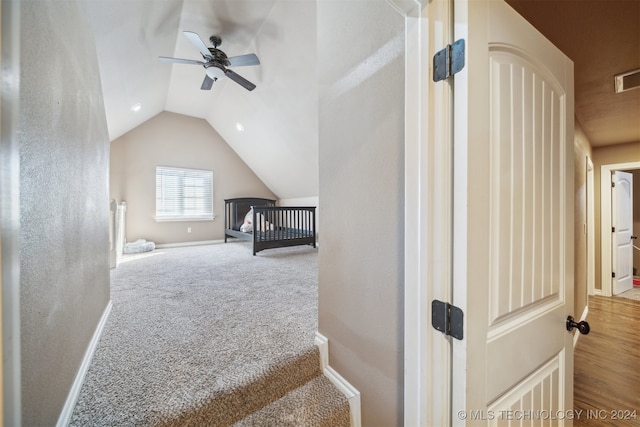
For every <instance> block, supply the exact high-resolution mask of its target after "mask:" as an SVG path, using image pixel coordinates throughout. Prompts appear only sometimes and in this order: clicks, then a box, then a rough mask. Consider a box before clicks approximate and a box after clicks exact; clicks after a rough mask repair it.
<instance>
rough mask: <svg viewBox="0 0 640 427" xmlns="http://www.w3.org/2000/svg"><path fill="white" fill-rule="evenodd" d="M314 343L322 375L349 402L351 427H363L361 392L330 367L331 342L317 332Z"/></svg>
mask: <svg viewBox="0 0 640 427" xmlns="http://www.w3.org/2000/svg"><path fill="white" fill-rule="evenodd" d="M314 341H315V344H316V345H317V346H318V349H319V350H320V369H322V373H323V374H324V376H325V377H327V378H328V379H329V380H330V381H331V382H332V383H333V385H335V386H336V387H337V388H338V390H340V392H341V393H342V394H343V395H344V396H345V397H346V398H347V400H348V401H349V418H350V425H351V427H361V426H362V415H361V414H362V410H361V405H360V392H359V391H358V390H357V389H356V388H355V387H354V386H352V385H351V384H350V383H349V382H348V381H347V380H345V379H344V378H343V377H342V376H341V375H340V374H338V373H337V372H336V371H335V369H333V368H332V367H330V366H329V340H328V339H327V337H325V336H324V335H322V334H321V333H320V332H316V336H315V340H314Z"/></svg>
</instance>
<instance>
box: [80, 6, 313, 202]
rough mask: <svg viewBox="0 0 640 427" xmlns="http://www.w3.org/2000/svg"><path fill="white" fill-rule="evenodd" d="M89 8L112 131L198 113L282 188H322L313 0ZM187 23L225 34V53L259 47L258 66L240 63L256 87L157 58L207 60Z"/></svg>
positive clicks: (280, 192)
mask: <svg viewBox="0 0 640 427" xmlns="http://www.w3.org/2000/svg"><path fill="white" fill-rule="evenodd" d="M86 7H87V10H88V12H89V16H90V22H91V26H92V28H93V30H94V33H95V39H96V44H97V47H98V55H99V58H98V62H99V66H100V74H101V81H102V89H103V96H104V102H105V110H106V115H107V125H108V129H109V136H110V138H111V140H114V139H116V138H118V137H119V136H121V135H123V134H124V133H126V132H128V131H130V130H131V129H133V128H135V127H136V126H138V125H140V124H142V123H143V122H145V121H146V120H148V119H150V118H151V117H153V116H155V115H156V114H158V113H160V112H161V111H165V110H166V111H171V112H175V113H179V114H185V115H189V116H193V117H198V118H202V119H205V120H207V121H208V122H209V123H210V124H211V126H212V127H213V128H214V129H215V130H216V131H217V132H218V133H219V134H220V135H221V136H222V137H223V138H224V139H225V140H226V141H227V143H228V144H229V145H230V146H231V147H232V148H233V149H234V150H235V151H236V152H237V153H238V155H240V157H241V158H242V159H243V160H244V161H245V162H246V163H247V164H248V166H249V167H251V169H252V170H253V171H254V172H255V173H256V174H257V175H258V177H260V179H262V181H263V182H264V183H265V184H266V185H267V186H268V187H269V188H270V189H271V190H272V191H273V192H274V193H275V194H276V195H277V196H278V197H280V198H303V197H312V196H317V195H318V176H319V173H318V125H317V123H318V114H317V109H318V102H317V93H318V90H317V77H316V69H317V67H316V61H317V59H316V37H317V36H316V35H317V31H316V6H315V1H310V0H296V1H291V0H206V1H205V0H182V1H176V0H136V1H131V0H103V1H94V0H86ZM184 30H188V31H193V32H196V33H198V34H199V35H200V37H201V39H203V41H204V42H205V43H206V44H207V46H210V44H209V37H210V36H212V35H219V36H221V37H222V45H220V46H219V48H220V49H222V50H223V51H224V52H225V53H226V54H227V55H228V56H238V55H243V54H246V53H255V54H256V55H257V56H258V58H259V59H260V65H257V66H249V67H237V68H234V71H235V72H237V73H238V74H240V75H241V76H242V77H244V78H246V79H247V80H249V81H251V82H253V83H254V84H256V86H257V87H256V89H254V90H253V91H251V92H249V91H247V90H246V89H244V88H243V87H242V86H240V85H238V84H236V83H235V82H233V81H231V80H229V79H228V78H224V79H220V80H218V81H217V82H215V83H214V85H213V87H212V89H211V90H208V91H205V90H200V85H201V83H202V81H203V79H204V76H205V71H204V69H203V67H201V66H199V65H185V64H169V63H164V62H161V61H159V60H158V57H159V56H169V57H176V58H186V59H195V60H201V59H202V56H201V55H200V53H199V52H198V50H197V49H196V48H195V47H194V46H193V45H192V44H191V43H190V42H189V41H188V40H187V38H186V37H185V36H184V35H183V34H182V31H184ZM137 104H138V105H139V110H138V111H134V110H133V109H132V108H133V107H134V106H135V105H137ZM188 137H189V135H188V134H186V135H185V138H188ZM283 164H285V165H287V167H286V168H282V166H281V165H283ZM292 177H295V178H292Z"/></svg>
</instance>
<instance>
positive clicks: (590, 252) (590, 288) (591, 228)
mask: <svg viewBox="0 0 640 427" xmlns="http://www.w3.org/2000/svg"><path fill="white" fill-rule="evenodd" d="M594 175H595V170H594V168H593V162H592V161H591V158H590V157H589V156H587V295H595V281H596V252H595V249H596V236H595V234H596V233H595V230H596V226H595V223H596V221H595V217H596V209H595V201H594V197H595V191H594V190H595V183H594Z"/></svg>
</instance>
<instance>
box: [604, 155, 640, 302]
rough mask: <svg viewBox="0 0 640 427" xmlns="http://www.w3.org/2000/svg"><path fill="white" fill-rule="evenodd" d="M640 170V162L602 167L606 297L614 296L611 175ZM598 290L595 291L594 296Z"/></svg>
mask: <svg viewBox="0 0 640 427" xmlns="http://www.w3.org/2000/svg"><path fill="white" fill-rule="evenodd" d="M629 169H640V162H628V163H614V164H608V165H602V166H601V167H600V248H601V249H600V250H601V252H600V276H601V283H600V289H601V294H602V295H603V296H606V297H610V296H611V295H613V289H612V288H613V280H611V272H612V271H613V267H612V265H611V253H612V250H613V249H612V246H611V223H612V219H611V196H612V194H611V173H612V172H613V171H616V170H629ZM595 291H597V289H595V290H594V295H597V294H596V293H595Z"/></svg>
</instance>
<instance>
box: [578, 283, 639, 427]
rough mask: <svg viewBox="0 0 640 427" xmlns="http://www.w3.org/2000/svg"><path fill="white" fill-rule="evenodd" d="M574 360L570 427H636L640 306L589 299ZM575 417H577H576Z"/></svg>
mask: <svg viewBox="0 0 640 427" xmlns="http://www.w3.org/2000/svg"><path fill="white" fill-rule="evenodd" d="M587 321H588V322H589V325H590V326H591V332H590V333H589V335H583V336H581V337H580V339H579V340H578V344H577V345H576V348H575V356H574V394H573V395H574V409H575V410H576V411H581V410H582V411H584V412H582V413H581V414H580V417H579V419H576V420H574V426H640V301H634V300H631V299H625V298H616V297H613V298H609V297H601V296H590V297H589V314H588V316H587ZM576 414H578V412H576Z"/></svg>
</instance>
